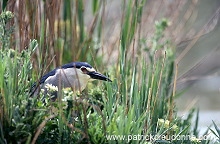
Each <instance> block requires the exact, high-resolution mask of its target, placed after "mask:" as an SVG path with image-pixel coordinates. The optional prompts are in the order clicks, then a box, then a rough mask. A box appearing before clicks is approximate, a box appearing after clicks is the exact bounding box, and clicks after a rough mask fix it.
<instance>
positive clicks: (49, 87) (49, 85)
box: [45, 84, 58, 92]
mask: <svg viewBox="0 0 220 144" xmlns="http://www.w3.org/2000/svg"><path fill="white" fill-rule="evenodd" d="M45 88H46V89H47V90H48V91H52V92H53V91H58V87H57V86H54V85H52V84H46V85H45Z"/></svg>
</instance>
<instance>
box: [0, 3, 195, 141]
mask: <svg viewBox="0 0 220 144" xmlns="http://www.w3.org/2000/svg"><path fill="white" fill-rule="evenodd" d="M42 3H43V4H44V5H46V3H47V2H46V1H42ZM73 3H74V4H75V5H77V7H74V8H75V9H74V12H73V9H72V5H73ZM62 4H63V9H62V14H63V19H61V20H60V21H58V22H57V21H54V23H55V24H54V25H55V26H54V28H55V30H54V32H55V36H54V37H52V39H53V41H50V40H49V39H50V36H51V35H50V33H49V32H48V31H47V19H46V18H47V15H46V14H43V15H42V18H41V21H40V26H41V29H40V30H39V31H40V32H39V37H38V42H39V45H38V42H37V40H31V41H30V44H29V47H28V48H26V49H25V50H22V51H18V50H13V49H11V48H10V38H11V34H12V31H11V30H12V28H7V26H6V25H7V22H8V21H9V20H10V19H11V18H12V16H13V14H12V13H10V12H3V13H2V14H1V16H0V20H1V21H0V22H1V26H0V34H1V51H0V57H1V59H0V60H1V62H0V103H1V111H0V118H1V121H0V143H31V142H33V143H145V142H146V141H145V140H144V139H136V138H134V139H130V140H128V139H112V140H109V139H107V137H108V136H111V135H118V136H120V135H124V136H129V135H150V134H151V135H167V136H169V135H172V134H175V135H177V136H178V135H182V134H195V135H197V134H198V131H197V127H198V125H197V124H198V114H197V119H196V124H195V126H194V129H193V130H192V129H191V128H192V124H191V120H192V116H193V113H194V109H193V110H191V111H190V113H189V115H188V118H187V119H185V120H183V119H181V118H178V117H177V116H176V115H177V109H176V108H175V105H173V104H174V97H175V96H176V95H175V94H174V93H172V92H173V89H172V87H173V85H174V84H175V81H174V79H173V78H174V76H175V74H174V73H175V72H174V71H175V64H174V61H175V49H174V48H173V45H172V43H171V41H170V40H169V38H167V37H166V36H165V30H166V28H167V27H168V26H169V21H168V20H167V19H162V20H160V21H158V22H156V23H155V32H154V34H153V35H152V36H151V37H150V38H149V40H146V39H144V38H141V37H140V39H138V40H137V41H138V50H137V51H138V52H137V55H138V56H137V57H133V58H132V59H131V58H130V56H129V51H131V47H132V41H134V39H135V35H136V34H138V30H137V29H138V25H140V24H141V18H142V14H143V8H144V5H145V0H141V1H138V0H135V1H132V0H128V1H127V3H123V10H124V11H123V12H124V15H123V18H122V21H121V25H122V27H121V33H120V36H119V37H120V40H119V48H118V49H119V56H118V65H117V64H114V65H112V66H111V67H109V69H108V70H109V73H108V74H106V75H110V77H111V78H112V79H113V82H112V83H107V82H103V83H102V84H100V83H98V82H94V83H90V84H88V86H87V87H88V89H86V90H84V91H83V92H82V93H74V92H72V91H71V89H69V90H64V91H63V92H62V93H60V95H61V96H62V97H59V99H58V100H56V101H55V102H52V101H51V100H50V98H51V97H50V96H49V95H47V96H46V97H45V96H43V93H42V91H41V94H40V96H39V98H37V97H30V93H29V91H30V87H31V84H33V82H34V81H37V80H36V78H35V77H36V76H35V75H34V74H35V73H38V74H39V78H40V76H42V74H43V73H44V72H45V71H44V70H45V69H46V68H48V66H47V64H46V63H48V62H50V61H49V59H47V57H49V56H50V54H51V53H53V52H57V54H58V56H59V59H58V61H59V63H60V64H61V63H62V62H65V63H66V62H69V61H71V60H72V59H74V60H75V59H77V60H79V61H88V62H89V63H90V64H91V65H94V66H102V65H103V63H104V61H103V59H104V56H103V55H101V56H100V54H99V53H98V52H99V50H100V48H101V47H102V46H101V43H102V42H101V36H102V35H101V34H102V32H103V25H102V24H103V21H102V20H103V15H102V14H100V12H101V11H102V10H104V6H105V2H103V1H99V0H93V1H92V3H91V4H92V12H93V15H94V16H95V18H94V21H93V22H94V23H93V24H94V25H93V26H92V28H91V29H90V30H89V32H88V33H87V32H86V25H85V22H84V11H85V9H84V8H85V3H84V1H82V0H77V1H74V2H73V1H70V0H66V1H63V2H62ZM96 16H97V18H96ZM99 16H101V17H100V18H98V17H99ZM50 26H51V25H50ZM51 27H52V26H51ZM51 27H50V28H51ZM51 29H52V28H51ZM51 29H50V30H51ZM59 30H60V31H59ZM94 31H95V32H94ZM72 41H74V43H73V42H72ZM147 41H148V43H150V45H147V44H146V43H147ZM52 46H54V47H53V48H51V47H52ZM36 48H37V52H36V53H37V56H38V57H36V58H34V60H37V62H38V67H37V69H33V67H32V62H31V61H30V60H31V59H33V57H32V56H33V54H36V53H35V49H36ZM73 50H74V53H72V51H73ZM50 52H51V53H50ZM98 68H99V67H98ZM105 69H107V67H105ZM100 70H101V68H100ZM32 71H33V73H32ZM42 99H43V100H42ZM153 142H155V143H179V142H180V141H178V140H169V139H166V140H163V141H162V140H161V141H159V140H154V141H153ZM181 142H182V143H186V142H187V143H191V141H190V140H188V141H181Z"/></svg>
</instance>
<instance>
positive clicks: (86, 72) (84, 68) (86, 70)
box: [62, 62, 112, 82]
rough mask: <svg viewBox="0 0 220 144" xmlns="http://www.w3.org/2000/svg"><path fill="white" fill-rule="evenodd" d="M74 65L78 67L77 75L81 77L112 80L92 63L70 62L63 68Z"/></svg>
mask: <svg viewBox="0 0 220 144" xmlns="http://www.w3.org/2000/svg"><path fill="white" fill-rule="evenodd" d="M69 66H72V67H73V68H75V69H76V75H78V78H79V79H87V78H89V80H96V79H97V80H103V81H108V82H112V81H111V80H110V79H109V78H108V77H107V76H104V75H102V74H101V73H98V72H97V71H96V70H95V69H94V68H93V67H92V66H91V65H90V64H88V63H86V62H73V63H70V64H66V65H63V66H62V68H67V67H69Z"/></svg>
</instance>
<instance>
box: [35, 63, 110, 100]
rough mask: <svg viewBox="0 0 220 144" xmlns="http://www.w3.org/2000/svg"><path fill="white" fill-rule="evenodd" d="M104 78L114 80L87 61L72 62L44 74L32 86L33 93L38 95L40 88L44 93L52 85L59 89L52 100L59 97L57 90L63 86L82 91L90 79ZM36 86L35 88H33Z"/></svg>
mask: <svg viewBox="0 0 220 144" xmlns="http://www.w3.org/2000/svg"><path fill="white" fill-rule="evenodd" d="M95 79H98V80H104V81H109V82H112V81H111V80H110V79H109V78H108V77H106V76H104V75H102V74H100V73H98V72H96V70H95V69H94V68H93V67H92V66H91V65H90V64H88V63H86V62H72V63H68V64H65V65H63V66H60V67H58V68H56V69H54V70H52V71H50V72H49V73H47V74H46V75H44V76H43V77H42V78H41V80H40V81H39V86H38V87H37V83H35V84H34V85H33V86H32V94H34V95H37V94H38V93H39V90H40V89H43V90H44V94H46V93H47V92H48V90H47V85H48V84H49V85H52V86H54V87H56V88H57V89H58V90H57V91H55V92H54V93H53V95H54V97H53V98H52V100H55V99H56V98H57V92H58V91H60V89H61V88H62V89H63V88H71V89H72V90H73V91H82V90H84V89H85V87H86V84H87V82H88V81H89V80H95ZM33 88H34V90H33Z"/></svg>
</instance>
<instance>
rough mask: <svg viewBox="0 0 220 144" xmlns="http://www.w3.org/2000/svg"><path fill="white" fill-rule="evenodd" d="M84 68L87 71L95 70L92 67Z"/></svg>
mask: <svg viewBox="0 0 220 144" xmlns="http://www.w3.org/2000/svg"><path fill="white" fill-rule="evenodd" d="M86 70H87V71H89V72H94V71H95V69H94V68H86Z"/></svg>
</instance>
